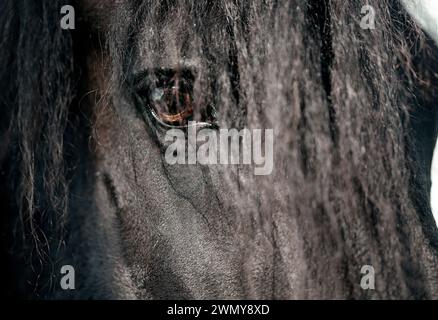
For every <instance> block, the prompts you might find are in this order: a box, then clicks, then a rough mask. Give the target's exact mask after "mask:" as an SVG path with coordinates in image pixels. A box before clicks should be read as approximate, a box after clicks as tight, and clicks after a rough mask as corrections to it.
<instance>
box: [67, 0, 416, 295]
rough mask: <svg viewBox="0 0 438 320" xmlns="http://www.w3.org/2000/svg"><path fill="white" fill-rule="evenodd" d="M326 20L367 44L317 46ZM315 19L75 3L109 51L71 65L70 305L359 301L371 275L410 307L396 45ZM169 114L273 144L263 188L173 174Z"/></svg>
mask: <svg viewBox="0 0 438 320" xmlns="http://www.w3.org/2000/svg"><path fill="white" fill-rule="evenodd" d="M351 6H352V7H351V8H355V5H351ZM376 6H378V7H380V6H382V10H383V7H384V6H385V4H381V5H380V4H377V3H376ZM351 8H350V9H351ZM325 9H327V10H333V12H336V13H337V14H339V15H340V16H341V17H338V18H339V19H345V23H348V25H349V26H350V27H351V28H352V30H353V31H352V32H353V33H354V34H359V35H357V37H358V38H360V39H362V40H363V41H365V42H366V46H365V47H358V48H356V47H355V46H354V43H356V42H355V39H356V38H354V37H351V38H349V37H346V36H345V34H343V31H342V30H341V29H336V27H335V26H333V30H331V31H330V30H328V31H326V30H327V29H326V28H324V26H325V25H326V23H328V24H331V22H330V20H326V19H327V18H326V17H325V16H324V14H323V13H324V10H325ZM325 9H324V10H323V9H321V8H317V7H314V6H311V5H305V6H299V5H297V6H295V5H292V4H288V3H281V4H278V5H274V4H269V3H266V4H256V5H253V6H251V5H250V4H245V3H234V2H233V3H231V2H230V3H228V2H226V1H224V2H223V3H222V2H221V3H219V2H218V3H217V4H211V5H209V6H207V5H206V4H195V3H190V2H187V3H186V2H184V1H181V2H178V1H177V2H175V3H167V2H166V3H165V4H160V3H154V2H153V1H152V2H148V1H145V2H142V3H140V4H138V3H136V4H134V3H131V2H128V1H120V2H115V3H111V4H109V2H108V1H83V8H82V11H83V12H84V15H85V16H87V17H88V18H87V19H88V23H89V31H90V32H91V33H92V34H93V35H94V36H95V37H96V38H95V39H98V38H101V39H103V41H104V42H106V43H107V44H108V45H107V46H103V47H102V46H100V45H99V44H98V41H97V40H96V41H94V42H93V43H90V44H89V45H88V47H87V48H88V51H87V57H88V58H87V61H84V68H85V70H87V73H86V76H85V79H84V83H86V85H85V88H84V89H83V93H84V98H83V101H82V103H84V104H86V105H88V106H89V108H90V109H91V110H92V112H91V113H92V115H91V118H92V119H93V124H92V137H93V139H92V140H93V143H92V148H91V152H90V153H89V154H88V155H87V161H86V164H85V165H84V167H85V168H81V169H84V170H82V171H81V172H83V173H84V172H86V175H84V174H82V175H79V176H78V177H76V178H75V180H74V183H73V188H72V194H75V190H76V191H77V194H80V195H81V198H82V199H84V200H83V201H75V202H73V204H72V208H71V211H72V212H75V216H76V217H77V218H76V219H75V222H72V226H70V227H71V228H72V230H78V231H77V232H76V233H75V235H74V236H73V237H72V239H70V241H71V243H78V242H82V243H83V244H82V245H81V246H78V247H76V248H73V249H70V250H71V252H70V253H69V254H70V256H71V257H76V258H75V259H76V261H77V263H78V265H80V266H81V267H80V268H79V269H82V270H91V271H89V272H88V274H87V276H84V279H83V283H85V285H83V287H82V292H83V294H84V295H87V294H89V295H91V296H93V297H121V298H123V297H128V298H130V297H141V298H242V297H247V298H248V297H249V298H270V297H276V298H304V297H313V298H317V297H338V298H340V297H348V296H361V297H369V296H370V295H371V296H372V294H373V293H370V292H365V291H363V290H361V288H360V286H359V284H360V277H361V274H360V267H361V266H363V265H367V264H372V265H374V267H375V268H376V269H377V270H378V271H379V272H381V274H382V279H383V278H384V279H385V281H382V282H381V283H379V285H378V286H379V287H378V288H377V291H376V292H377V293H376V294H377V296H381V297H384V296H396V295H398V294H400V295H402V296H410V295H412V294H414V293H413V292H416V293H418V292H419V293H418V294H419V295H421V294H423V293H422V291H421V290H420V291H416V289H417V288H416V285H413V284H412V282H409V281H407V280H406V275H405V274H404V270H402V269H403V268H401V267H400V266H401V265H402V264H403V262H401V261H400V256H401V255H402V254H399V253H401V252H406V250H405V249H406V248H405V246H406V243H410V244H409V245H408V246H411V245H414V246H415V244H413V243H414V242H410V241H402V240H400V239H405V238H406V237H414V235H413V234H409V235H407V234H408V233H407V232H405V231H400V230H396V229H397V228H396V227H395V226H396V225H399V223H400V220H398V219H400V217H399V212H400V210H401V211H403V212H409V214H407V215H405V216H404V217H403V219H404V220H403V223H402V224H404V223H406V222H407V221H416V219H417V218H416V217H415V214H414V212H415V209H413V208H414V205H413V204H412V203H411V202H410V201H408V200H406V201H405V200H401V199H409V196H408V192H409V191H408V185H409V183H408V181H407V180H406V178H405V177H406V171H405V170H407V169H406V161H405V160H406V158H405V155H404V153H403V152H404V151H403V148H400V147H399V146H400V145H403V143H404V142H403V135H399V134H398V133H400V132H403V130H405V129H404V127H403V123H402V118H403V116H402V114H403V112H405V111H406V104H407V101H408V100H409V98H408V97H406V94H405V88H402V87H392V86H391V83H392V84H394V83H398V82H397V79H398V78H397V74H398V70H396V69H393V68H390V70H389V71H388V70H386V67H385V66H384V64H382V63H381V61H380V60H379V59H383V58H382V57H386V58H388V52H393V51H394V52H395V50H396V49H395V47H396V44H395V42H394V43H392V42H391V41H392V40H388V39H386V38H385V40H383V37H384V36H383V35H381V34H376V33H373V34H372V35H371V36H365V35H364V34H362V31H361V30H360V29H359V25H358V24H357V25H356V24H355V23H354V21H353V20H351V19H352V18H351V17H350V15H348V14H346V13H345V11H343V9H342V6H340V5H337V4H334V5H333V7H330V8H325ZM347 11H348V10H347ZM384 12H386V11H384ZM385 18H387V19H390V18H389V17H385ZM305 30H310V31H305ZM332 37H333V38H332ZM386 43H388V45H386ZM382 44H385V45H382ZM346 48H349V49H348V50H351V51H352V52H347V51H345V50H347V49H346ZM367 48H372V49H367ZM376 48H377V49H376ZM372 50H377V52H372ZM373 59H376V60H373ZM364 61H365V62H364ZM379 61H380V62H379ZM364 63H366V65H367V66H372V67H369V68H368V67H367V68H368V69H366V70H365V69H361V66H362V65H363V64H364ZM345 66H348V68H345V69H344V67H345ZM364 74H365V76H364ZM376 79H379V82H378V84H376V82H375V81H377V80H376ZM176 82H177V83H178V85H176V84H175V83H176ZM181 83H184V88H185V89H184V91H183V92H182V93H181V94H180V93H177V94H175V93H174V92H173V91H172V90H174V89H175V87H177V89H178V90H179V89H180V88H181V86H180V84H181ZM375 86H377V87H375ZM157 90H158V91H157ZM376 91H377V92H379V94H380V95H377V97H376V94H375V92H376ZM164 92H170V93H169V98H168V99H165V102H164V104H162V103H161V102H157V105H152V107H151V100H153V98H154V96H155V94H158V95H160V96H162V95H164ZM145 96H146V97H145ZM175 96H177V98H175ZM181 96H182V97H183V98H182V99H179V97H181ZM185 97H189V98H188V99H189V101H190V103H187V99H185ZM400 97H402V98H400ZM175 99H176V100H175ZM169 101H171V102H169ZM174 101H179V103H180V104H181V106H180V105H178V107H181V108H180V109H179V111H181V110H182V111H184V110H188V109H189V106H190V108H191V109H192V110H191V111H190V113H191V117H193V119H195V120H198V121H201V122H206V123H209V122H211V119H209V118H208V117H206V116H205V112H204V111H205V110H210V109H211V108H212V109H214V110H215V113H216V116H217V119H215V120H216V121H217V125H218V126H219V128H236V129H238V130H240V129H243V128H248V129H262V130H263V129H272V130H273V132H274V141H275V148H274V158H273V164H274V165H273V171H272V173H271V174H269V175H267V176H257V175H255V174H254V165H253V164H249V165H240V164H239V165H221V164H217V165H205V164H199V163H198V164H190V165H189V164H169V163H168V161H166V158H165V153H166V150H167V147H168V146H169V142H168V141H166V139H165V135H166V132H167V131H168V130H170V129H172V128H176V127H177V128H180V127H181V124H183V125H182V126H183V127H184V126H185V120H186V119H185V116H184V117H182V116H181V114H180V112H176V111H174V110H173V109H175V108H174V107H173V106H171V105H170V104H172V103H174ZM397 103H400V104H401V105H400V106H399V109H395V108H394V105H395V104H397ZM151 108H152V111H154V112H155V113H151V112H150V111H151ZM172 108H173V109H172ZM209 108H210V109H209ZM171 109H172V110H173V111H172V110H171ZM163 110H164V111H163ZM400 110H401V111H400ZM161 111H163V112H161ZM172 112H173V113H172ZM169 113H170V114H171V115H173V116H175V115H178V117H179V118H178V119H177V120H175V121H173V120H172V121H169V118H168V117H167V118H166V116H163V114H168V115H169ZM181 117H182V118H181ZM172 119H173V118H172ZM160 121H161V122H164V123H165V124H167V125H168V126H163V125H162V123H160ZM382 123H384V124H385V127H384V129H383V127H382V125H381V124H382ZM198 129H199V128H196V130H198ZM182 130H183V132H184V134H186V133H187V132H186V131H185V130H188V129H187V128H186V129H184V128H183V129H182ZM213 130H217V129H213ZM85 169H86V170H85ZM394 190H398V192H399V194H398V195H394ZM388 230H389V231H388ZM417 231H418V230H417ZM388 232H390V233H392V234H393V235H396V234H398V233H399V232H400V233H401V234H402V235H400V237H399V238H398V239H399V240H395V238H393V237H387V233H388ZM418 232H419V233H421V232H420V231H418ZM415 236H420V237H421V236H422V235H418V234H415ZM395 237H396V236H395ZM399 241H400V242H399ZM382 248H384V249H382ZM69 254H67V255H66V256H67V257H69ZM83 256H87V257H88V259H85V260H84V259H83ZM67 260H68V259H67ZM421 268H422V267H420V266H418V265H412V270H413V271H412V274H416V272H417V271H418V270H419V269H421ZM321 283H324V284H325V285H321ZM418 286H419V287H421V286H420V285H418ZM414 287H415V288H414ZM395 288H396V289H395ZM416 293H415V294H416Z"/></svg>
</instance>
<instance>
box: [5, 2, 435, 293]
mask: <svg viewBox="0 0 438 320" xmlns="http://www.w3.org/2000/svg"><path fill="white" fill-rule="evenodd" d="M67 2H68V3H67ZM71 2H72V1H65V0H50V1H26V0H5V1H1V3H0V39H1V40H0V41H1V42H0V65H2V66H4V67H2V69H0V92H1V99H0V106H1V110H2V112H3V115H2V117H1V119H0V134H1V137H2V141H3V145H2V146H1V147H0V165H1V176H2V182H1V183H0V191H1V199H0V206H1V209H2V212H6V215H5V216H4V217H3V219H4V220H5V223H4V224H3V225H4V227H3V228H4V230H5V231H6V233H7V234H8V235H9V237H8V238H7V239H9V238H10V239H14V240H8V241H7V242H6V246H8V247H10V246H12V247H15V248H25V249H24V250H23V251H22V253H21V255H22V256H23V259H24V260H29V262H28V265H34V264H36V265H37V266H39V268H44V267H43V265H45V264H46V263H47V262H48V261H50V260H51V259H52V257H55V256H56V251H57V249H59V248H60V247H61V246H62V245H63V239H64V237H63V234H64V228H65V226H66V224H67V221H68V207H69V200H68V198H69V183H68V182H69V170H70V167H69V165H68V154H69V150H70V149H69V148H71V147H72V146H70V145H68V144H67V143H66V141H69V140H68V138H69V137H70V135H74V133H75V123H74V120H73V119H72V118H71V117H72V113H71V108H72V105H73V104H74V102H75V101H76V102H77V98H78V97H77V95H78V82H79V79H80V78H79V77H80V72H81V68H82V65H80V64H79V63H78V61H77V59H76V58H77V46H76V44H77V43H80V41H81V39H80V38H79V36H78V35H77V34H75V32H71V31H66V30H63V29H61V28H60V27H59V20H60V8H61V6H62V5H65V4H71ZM137 2H138V1H137ZM137 2H136V1H133V2H132V3H131V2H129V3H130V5H132V6H133V7H132V8H133V9H132V10H131V11H129V12H125V11H123V10H121V11H123V12H118V13H117V15H118V17H119V20H117V19H116V18H115V22H114V25H113V28H114V30H124V32H119V33H115V32H108V34H107V39H106V40H107V44H108V45H107V47H105V49H106V50H108V52H109V53H110V55H111V58H112V67H113V68H114V69H115V71H114V72H115V76H114V79H115V81H118V80H119V81H120V79H125V78H126V77H127V72H128V71H129V68H130V65H129V63H130V62H129V61H130V58H131V56H130V55H131V54H132V52H133V51H132V50H127V49H126V48H131V47H130V44H132V42H133V39H134V38H135V37H136V35H137V34H139V33H140V32H141V31H142V30H140V29H139V26H138V25H136V23H138V21H139V20H138V18H142V19H150V21H151V22H157V23H158V22H160V23H166V22H165V21H166V17H171V18H172V19H180V20H181V21H184V20H185V19H187V17H188V16H189V17H190V18H189V19H192V20H193V21H191V22H193V24H194V25H196V27H193V28H192V29H190V28H189V29H190V30H191V32H194V33H195V34H197V36H198V37H199V39H200V41H199V42H200V46H201V47H202V48H203V49H204V50H205V51H204V52H205V57H204V60H205V61H204V62H205V63H204V64H202V68H204V70H201V71H205V73H213V74H216V75H219V74H222V73H223V74H227V75H232V77H231V78H230V79H231V80H230V81H229V83H227V84H224V85H223V88H222V89H223V92H225V93H226V94H225V95H224V97H222V98H221V99H222V100H221V101H219V102H226V101H225V100H226V99H228V102H231V103H223V105H225V106H226V105H233V103H234V104H238V105H239V107H241V108H242V109H241V110H236V109H225V110H221V111H222V112H223V113H224V114H226V115H227V116H228V117H229V119H233V121H234V120H235V119H241V117H244V122H243V123H239V124H238V125H248V126H253V127H254V126H256V125H263V126H265V127H276V128H279V129H280V135H279V136H278V139H279V140H281V141H282V145H281V146H279V149H277V150H280V151H281V152H283V155H280V156H279V157H277V159H276V164H275V165H276V168H277V172H278V175H283V176H284V175H286V174H287V175H290V177H291V179H292V180H293V181H294V182H293V183H292V184H288V185H277V187H276V188H274V189H275V190H277V191H278V190H281V194H280V195H279V194H278V193H277V194H275V193H274V191H275V190H273V189H272V187H271V186H272V183H273V181H272V180H270V179H267V180H266V181H259V180H257V179H258V178H256V177H254V178H253V179H252V180H251V179H249V180H248V182H247V184H243V185H240V186H239V189H238V188H237V187H236V177H235V176H233V175H230V176H227V177H226V181H228V183H229V185H230V190H233V191H234V192H235V195H236V198H235V203H234V204H232V205H231V204H230V207H237V208H239V207H241V209H242V211H247V210H252V209H253V212H254V213H255V212H257V211H260V210H262V211H263V210H264V211H266V210H269V208H266V207H262V208H260V207H257V206H256V205H254V208H252V207H251V208H249V209H248V207H247V202H245V200H247V201H249V202H250V203H255V202H256V201H255V200H254V199H255V198H256V197H258V196H260V194H258V193H257V194H256V190H254V186H255V185H257V186H259V187H260V188H261V190H262V191H261V192H262V195H261V197H262V198H263V199H276V201H277V202H278V203H279V205H278V206H279V207H278V208H277V209H278V211H279V212H285V213H288V214H290V215H291V216H292V213H294V214H295V215H294V217H293V219H294V221H295V223H297V224H298V225H300V228H301V235H302V236H303V238H305V252H304V255H305V259H306V261H307V262H308V264H307V265H308V268H309V273H311V274H312V275H314V276H315V279H314V281H316V282H318V281H319V282H320V283H322V282H324V281H325V280H324V279H323V277H324V275H325V274H327V273H329V274H336V273H338V274H341V275H342V276H343V277H344V278H345V279H350V280H348V281H344V282H342V281H341V280H339V279H338V278H337V279H336V280H334V281H333V286H335V287H337V288H338V289H339V290H340V291H346V292H349V293H351V294H355V295H356V296H362V295H364V294H366V293H364V292H356V291H355V290H356V289H354V288H353V286H352V285H351V281H353V280H351V279H356V278H357V275H356V274H357V272H356V271H357V270H356V269H355V268H356V267H357V266H361V265H364V264H373V265H375V266H379V267H378V268H382V270H380V271H381V273H382V281H383V282H384V283H385V284H384V285H382V286H385V288H384V289H382V291H381V292H385V293H387V294H388V295H393V296H397V294H398V292H397V291H400V292H403V293H405V294H406V295H413V296H417V297H428V295H429V293H428V292H427V290H426V289H425V288H426V287H427V286H426V285H424V283H426V282H427V279H428V277H429V276H428V274H427V271H428V270H426V269H427V268H429V266H426V267H423V266H422V265H420V264H419V263H418V261H421V260H422V259H425V258H424V255H426V254H428V253H421V252H414V251H413V250H411V249H410V248H411V247H412V246H411V244H410V243H411V242H412V241H414V240H413V239H415V238H416V237H419V234H421V235H422V234H426V236H427V241H429V242H430V243H432V244H433V245H434V246H435V247H434V248H435V249H436V248H438V240H437V238H436V235H434V234H435V233H436V228H435V229H433V228H432V229H431V228H430V227H424V229H421V230H417V229H415V230H409V224H410V223H411V222H412V221H417V220H421V221H422V223H423V224H424V225H426V224H427V223H431V221H433V218H431V217H432V215H431V212H430V207H429V205H428V204H427V203H425V201H426V200H427V197H425V198H424V197H420V196H418V194H423V195H424V194H427V192H428V191H427V187H425V186H424V184H423V183H422V181H419V180H416V179H417V178H416V177H414V172H415V171H416V170H418V166H417V164H416V163H415V158H411V155H410V153H409V152H408V151H409V150H410V148H413V146H412V140H411V139H412V136H411V135H410V131H409V130H410V121H411V119H409V117H410V114H411V113H412V108H414V107H418V108H426V106H427V105H428V104H431V102H432V101H433V99H436V91H434V90H430V88H431V86H436V84H437V83H438V80H437V70H438V68H436V66H433V68H434V69H432V67H431V66H426V65H424V64H423V61H431V60H432V58H433V54H434V52H435V51H434V50H436V48H432V44H431V43H430V42H428V40H427V38H426V36H425V35H424V33H423V32H422V31H421V30H420V29H419V28H418V27H417V26H416V25H415V24H414V23H413V22H412V21H411V19H410V18H409V17H408V16H407V14H406V13H405V11H404V10H403V9H402V7H401V6H400V4H399V3H398V1H396V2H394V3H393V1H388V0H376V1H369V2H370V3H371V4H372V5H373V6H374V7H375V8H376V10H377V11H378V12H379V17H378V22H379V26H378V28H377V29H376V30H368V31H365V30H361V29H360V28H359V24H358V21H357V19H358V15H359V13H360V8H361V6H362V2H363V1H358V0H354V1H353V0H352V1H348V3H347V1H343V0H323V1H319V2H318V4H316V5H312V4H308V1H305V0H299V1H298V0H297V1H291V2H292V3H293V4H284V3H282V2H281V1H278V2H277V1H263V2H261V3H260V4H253V5H251V4H249V3H247V2H246V1H231V0H229V1H228V0H224V1H218V2H215V4H214V5H212V6H210V7H209V6H208V5H207V2H206V1H198V0H196V1H195V0H193V1H190V0H180V1H179V0H175V1H170V0H166V1H159V4H158V2H156V1H152V2H150V1H144V2H143V4H141V5H138V3H137ZM134 3H135V6H137V7H138V6H139V7H140V10H134V9H135V8H137V7H134ZM173 9H175V10H173ZM268 10H270V11H269V12H271V13H270V14H269V15H267V14H265V13H266V12H268ZM175 12H177V13H175ZM353 13H356V14H353ZM123 15H127V16H129V18H130V20H129V21H131V22H132V23H131V24H130V25H128V26H124V25H123V24H125V23H126V19H124V17H125V18H126V16H123ZM182 25H183V24H182ZM213 28H218V29H219V30H221V31H220V32H219V34H220V35H221V37H222V38H221V42H217V41H216V42H215V40H214V39H210V38H208V36H207V32H208V31H211V32H212V33H213V32H214V30H213ZM181 31H182V32H184V31H186V29H182V30H181ZM204 32H205V33H204ZM183 38H184V37H181V39H183ZM288 39H293V41H292V40H291V45H289V46H284V47H281V48H283V49H284V52H282V51H281V50H280V51H276V50H275V49H276V47H275V44H276V43H280V41H283V42H284V41H289V40H288ZM261 40H264V42H263V41H261ZM181 41H182V40H181ZM157 50H158V46H157ZM268 54H272V56H274V57H275V59H281V61H284V65H283V66H284V68H283V69H282V70H280V69H278V70H276V72H277V76H278V75H280V76H281V83H282V85H284V87H285V88H289V89H290V92H289V93H288V94H285V96H287V99H286V100H284V101H283V100H282V101H278V105H279V109H278V110H279V111H278V113H274V114H271V113H270V112H269V110H268V109H267V108H266V104H264V103H263V101H264V100H265V96H264V95H265V94H267V93H268V94H269V93H272V92H275V90H276V89H274V88H271V87H270V85H271V84H270V83H269V78H266V79H264V77H266V76H268V75H269V76H271V80H272V77H273V74H272V73H271V72H270V71H272V70H270V69H269V68H270V65H269V59H268V58H269V56H268ZM224 56H225V57H226V58H224V60H225V61H222V60H220V57H224ZM214 59H216V60H214ZM207 60H209V61H207ZM212 61H213V62H214V63H212ZM230 61H231V63H230ZM233 63H234V64H237V65H233ZM119 66H123V68H121V69H120V70H119V69H118V68H119ZM288 68H291V69H292V70H293V73H291V74H285V73H284V70H288ZM435 68H436V69H435ZM117 72H119V73H117ZM233 75H234V76H233ZM237 75H238V76H237ZM271 83H272V82H271ZM119 84H120V83H119ZM261 84H264V85H265V86H264V87H263V86H259V87H257V85H261ZM122 87H123V85H120V88H122ZM435 88H436V87H435ZM227 90H228V91H227ZM233 90H234V91H233ZM236 90H237V91H236ZM245 92H247V94H246V93H245ZM249 92H252V93H253V94H254V95H253V96H250V95H249ZM427 92H429V93H427ZM434 92H435V93H434ZM113 94H115V95H117V94H121V93H120V92H117V91H115V92H113ZM197 94H204V95H207V94H211V95H213V93H212V92H204V93H199V92H198V93H197ZM434 94H435V96H434ZM419 95H421V98H419ZM268 98H272V99H273V98H274V97H273V96H268ZM292 102H297V103H298V105H297V106H295V107H294V106H291V103H292ZM248 106H251V108H252V110H251V109H250V108H248ZM293 107H294V108H293ZM280 114H283V115H284V114H287V115H288V117H287V119H288V120H287V121H286V122H285V123H284V124H279V120H280V119H279V117H280ZM230 121H231V120H230ZM236 121H237V120H236ZM291 128H293V130H294V131H293V132H294V135H293V136H291V135H290V134H289V133H290V130H291ZM356 129H357V130H356ZM282 130H283V131H282ZM281 132H284V133H285V134H284V135H282V134H281ZM286 133H287V134H286ZM292 150H299V152H292ZM278 175H274V176H273V177H272V179H275V178H278ZM420 189H421V190H420ZM263 190H264V191H263ZM263 192H264V193H263ZM290 203H294V205H293V206H292V205H290ZM418 212H420V213H418ZM242 219H243V220H244V219H245V218H242ZM266 219H268V218H266ZM265 222H266V221H265ZM258 223H260V224H263V223H264V222H263V221H258ZM242 228H243V229H242V230H241V231H242V234H248V233H250V231H249V230H247V229H245V228H246V227H242ZM248 228H249V227H248ZM327 230H330V232H327ZM352 239H357V240H358V241H357V243H352V241H353V240H352ZM246 240H247V239H245V240H242V241H246ZM361 247H362V248H371V249H369V251H368V249H366V250H367V252H365V253H363V252H362V253H357V252H360V248H361ZM414 247H415V246H414ZM379 248H385V250H391V252H389V253H388V254H386V255H383V254H382V252H381V249H379ZM17 250H18V249H17ZM355 250H357V251H355ZM364 250H365V249H364ZM339 252H342V254H341V255H339V257H338V256H337V258H336V259H337V263H336V264H332V265H329V264H327V263H324V261H329V260H330V259H332V258H333V256H334V255H337V254H338V253H339ZM393 261H397V262H399V264H394V263H393ZM431 263H433V262H431ZM385 267H386V268H387V269H384V268H385ZM23 268H24V267H23ZM37 269H38V268H37ZM36 272H38V270H37V271H36ZM400 279H404V280H403V281H400ZM388 288H390V289H388ZM323 290H327V289H324V288H321V292H320V293H319V294H320V296H324V294H327V292H326V291H323ZM385 290H390V291H385ZM383 295H384V294H383V293H382V296H383Z"/></svg>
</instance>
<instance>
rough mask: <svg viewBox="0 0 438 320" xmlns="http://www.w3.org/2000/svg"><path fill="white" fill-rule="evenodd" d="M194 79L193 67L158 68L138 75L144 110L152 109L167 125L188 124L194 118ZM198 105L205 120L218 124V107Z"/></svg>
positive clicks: (212, 124)
mask: <svg viewBox="0 0 438 320" xmlns="http://www.w3.org/2000/svg"><path fill="white" fill-rule="evenodd" d="M194 80H195V77H194V75H193V73H192V72H191V71H190V70H178V71H176V70H172V69H157V70H154V71H152V72H146V73H143V74H142V75H140V76H138V79H137V81H136V85H135V86H136V88H137V95H138V97H139V98H140V99H139V102H140V108H141V109H142V112H143V113H144V112H148V113H150V114H151V115H152V116H153V118H154V119H155V120H156V121H157V122H158V123H159V124H161V125H163V126H168V127H178V128H180V127H186V126H187V125H188V123H189V121H193V120H194V111H195V107H194V106H195V102H194V101H193V83H194ZM198 107H200V108H199V112H200V118H201V121H202V123H201V124H202V125H204V126H216V113H215V110H214V108H213V107H212V106H210V105H208V106H205V107H202V106H198Z"/></svg>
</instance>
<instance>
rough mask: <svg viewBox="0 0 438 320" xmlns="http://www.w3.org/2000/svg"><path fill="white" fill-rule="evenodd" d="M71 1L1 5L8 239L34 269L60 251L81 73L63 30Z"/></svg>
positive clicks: (2, 161) (1, 158)
mask: <svg viewBox="0 0 438 320" xmlns="http://www.w3.org/2000/svg"><path fill="white" fill-rule="evenodd" d="M67 2H69V1H58V0H55V1H24V0H23V1H21V0H19V1H2V2H1V3H0V21H1V23H0V35H1V40H0V41H1V42H0V63H1V64H2V66H3V67H2V68H1V70H0V82H1V84H0V91H1V99H0V106H1V110H2V113H3V114H2V117H1V120H0V121H1V124H0V127H1V129H0V130H1V131H0V135H1V137H2V147H1V152H0V165H1V171H2V183H1V189H2V194H3V195H2V201H1V205H2V209H3V210H2V212H3V213H4V214H5V217H4V219H5V224H4V228H5V229H4V230H7V234H8V235H9V237H7V238H6V239H5V240H6V243H8V244H9V245H10V246H13V247H15V248H16V249H17V252H20V254H19V255H23V256H24V257H27V258H26V259H25V260H24V261H27V265H28V266H29V265H32V264H33V263H35V265H36V266H35V270H40V268H42V265H43V264H44V263H47V262H48V260H50V257H49V255H50V254H51V253H49V252H50V250H49V248H51V251H53V252H56V246H57V245H59V244H60V242H61V236H60V235H61V233H62V229H63V226H64V222H65V219H66V214H67V207H68V201H67V198H68V184H67V179H66V174H67V171H66V166H65V150H66V145H65V139H64V137H65V134H66V128H67V125H68V113H69V108H70V105H71V103H72V101H73V99H74V97H75V92H76V91H75V87H76V85H77V84H76V82H75V78H76V74H75V72H77V70H75V65H74V59H73V56H74V50H73V36H72V33H71V32H69V31H65V30H62V29H61V28H60V27H59V21H60V8H61V6H62V5H64V4H67ZM10 239H13V240H10ZM29 257H31V258H30V259H29ZM30 260H33V262H32V263H30V264H29V261H30ZM15 272H16V271H15ZM36 272H39V271H36Z"/></svg>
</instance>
